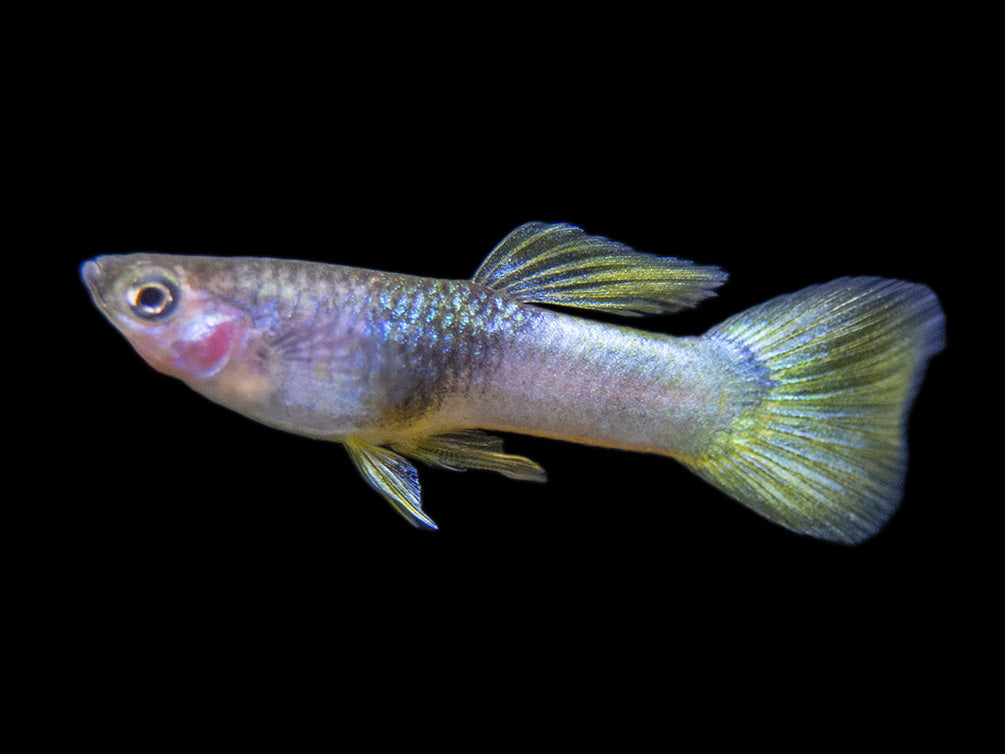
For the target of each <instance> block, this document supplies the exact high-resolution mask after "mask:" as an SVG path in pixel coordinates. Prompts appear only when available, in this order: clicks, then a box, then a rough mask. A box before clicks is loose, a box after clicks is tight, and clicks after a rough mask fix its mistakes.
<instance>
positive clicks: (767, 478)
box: [685, 278, 944, 544]
mask: <svg viewBox="0 0 1005 754" xmlns="http://www.w3.org/2000/svg"><path fill="white" fill-rule="evenodd" d="M943 330H944V318H943V314H942V309H941V307H940V306H939V302H938V300H937V299H936V297H935V295H934V294H933V293H932V292H931V291H930V290H929V289H928V288H926V287H925V286H922V285H916V284H913V283H906V282H904V281H901V280H884V279H880V278H842V279H840V280H835V281H833V282H830V283H826V284H824V285H818V286H813V287H810V288H806V289H804V290H802V291H799V292H797V293H793V294H789V295H786V296H780V297H778V298H776V299H773V300H771V301H768V302H767V303H765V304H761V305H760V306H756V307H754V308H752V309H750V310H748V311H746V312H743V313H741V314H739V315H737V316H735V317H731V318H730V319H728V320H726V321H725V322H723V323H722V324H720V325H719V326H717V327H715V328H713V329H712V330H710V331H709V332H708V333H707V334H706V336H705V337H708V338H714V339H716V340H718V341H721V342H725V343H727V344H729V347H730V348H731V349H733V350H735V351H736V352H737V353H738V357H739V358H744V359H749V360H750V361H751V367H752V368H757V369H758V370H767V376H768V379H769V381H770V383H771V387H770V389H769V390H768V391H767V393H766V396H765V398H764V399H763V400H762V401H761V402H760V404H759V405H757V406H755V407H754V408H751V409H749V410H748V411H745V412H744V413H743V414H742V415H741V416H740V417H739V418H738V419H737V420H736V421H735V422H734V425H733V427H732V428H731V431H730V432H728V433H722V434H721V435H720V436H719V437H717V439H716V440H715V441H714V442H713V444H712V447H711V448H710V450H709V452H708V453H706V454H705V455H704V456H702V457H701V458H697V459H691V460H690V461H686V462H685V463H686V464H687V465H688V466H689V467H690V468H691V469H692V470H693V471H694V472H696V473H697V474H698V475H700V476H702V477H703V478H704V479H706V480H707V481H709V482H711V483H712V484H714V485H715V486H717V487H719V488H720V489H722V490H723V491H724V492H726V493H727V494H728V495H730V496H731V497H734V498H736V499H737V500H739V501H740V502H741V503H743V504H744V505H747V506H748V507H750V508H752V509H753V510H755V511H757V512H758V513H760V514H761V515H763V516H766V517H767V518H769V519H771V520H772V521H775V522H776V523H779V524H781V525H782V526H785V527H787V528H789V529H792V530H794V531H796V532H799V533H801V534H808V535H810V536H814V537H819V538H822V539H828V540H833V541H837V542H843V543H846V544H856V543H858V542H861V541H863V540H865V539H867V538H868V537H870V536H872V535H873V534H875V533H876V532H877V531H879V530H880V528H882V526H883V525H884V524H885V523H886V522H887V520H888V519H889V518H890V516H891V515H893V513H894V511H895V510H896V509H897V507H898V506H899V504H900V499H901V496H902V485H903V479H904V472H905V467H906V460H907V449H906V446H905V438H904V436H905V425H906V420H907V414H908V412H909V410H910V406H911V403H912V401H913V399H914V396H915V394H916V393H917V390H918V386H919V385H920V383H921V379H922V377H923V375H924V372H925V368H926V365H927V363H928V360H929V358H930V357H931V356H933V355H934V354H936V353H938V351H940V350H941V349H942V347H943V345H944V334H943Z"/></svg>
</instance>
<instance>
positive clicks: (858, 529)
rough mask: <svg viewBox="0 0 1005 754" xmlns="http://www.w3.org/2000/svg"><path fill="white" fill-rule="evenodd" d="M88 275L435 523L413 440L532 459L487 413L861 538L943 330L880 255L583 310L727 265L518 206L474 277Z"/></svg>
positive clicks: (303, 267)
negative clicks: (686, 317)
mask: <svg viewBox="0 0 1005 754" xmlns="http://www.w3.org/2000/svg"><path fill="white" fill-rule="evenodd" d="M80 275H81V277H82V279H83V282H84V284H85V285H86V287H87V289H88V291H89V293H90V297H91V299H92V301H93V303H94V304H95V306H96V307H97V309H98V310H99V311H100V312H101V313H102V314H103V315H104V316H105V317H106V318H107V319H108V321H109V322H110V323H111V324H112V325H113V326H114V327H115V328H116V329H118V331H119V332H120V333H121V334H122V335H123V336H124V337H125V338H126V340H128V342H129V343H130V344H131V345H132V347H133V348H134V349H135V351H136V352H138V354H139V355H140V356H141V357H142V358H143V359H144V360H145V361H146V362H147V363H148V364H149V365H150V366H151V367H153V368H154V369H155V370H157V371H159V372H162V373H163V374H166V375H169V376H171V377H175V378H178V379H180V380H182V381H183V382H184V383H185V384H186V385H188V386H189V387H191V388H192V389H193V390H195V391H196V392H198V393H200V394H202V395H204V396H205V397H207V398H209V399H210V400H212V401H214V402H216V403H219V404H221V405H222V406H225V407H227V408H229V409H232V410H234V411H237V412H239V413H241V414H243V415H244V416H247V417H250V418H251V419H254V420H256V421H258V422H261V423H262V424H265V425H268V426H270V427H274V428H277V429H279V430H284V431H286V432H291V433H294V434H297V435H302V436H306V437H310V438H317V439H323V440H329V441H333V442H336V443H341V444H342V445H343V446H344V447H345V449H346V450H347V452H348V455H349V457H350V458H351V460H352V462H353V464H354V465H355V467H356V468H357V469H358V471H359V472H360V474H361V475H362V477H363V478H364V479H365V480H366V481H367V482H368V483H369V484H370V485H371V486H372V487H373V488H374V489H375V490H376V491H377V492H379V493H380V494H381V495H382V496H383V497H384V498H385V499H386V500H387V501H388V502H390V503H391V504H392V505H393V506H394V507H395V508H396V509H397V510H398V512H400V513H401V514H402V515H403V516H404V517H405V518H406V519H407V520H408V521H409V522H411V523H412V524H414V525H416V526H418V527H424V528H428V529H435V528H437V527H436V524H435V523H434V521H433V520H432V518H430V516H429V515H428V514H427V513H426V511H425V510H424V509H423V500H422V494H421V486H420V482H419V477H418V472H417V469H416V465H415V464H416V463H417V462H419V463H423V464H426V465H428V466H432V467H438V468H445V469H454V470H467V469H478V470H486V471H493V472H497V473H499V474H502V475H503V476H505V477H508V478H511V479H516V480H527V481H539V482H540V481H545V478H546V475H545V471H544V469H543V468H542V467H541V466H540V465H539V464H538V463H536V462H535V461H533V460H531V459H529V458H526V457H523V456H518V455H511V454H508V453H506V452H505V451H504V448H503V440H502V438H501V437H500V436H499V435H498V434H497V433H500V432H501V433H518V434H525V435H533V436H540V437H546V438H553V439H557V440H563V441H568V442H574V443H581V444H586V445H593V446H601V447H608V448H617V449H622V450H629V451H638V452H642V453H652V454H658V455H662V456H668V457H670V458H673V459H675V460H676V461H677V462H679V463H680V464H682V465H683V466H684V467H686V468H687V469H689V470H690V471H691V472H693V473H695V474H697V475H698V476H699V477H701V478H702V479H704V480H706V481H707V482H709V483H710V484H711V485H713V486H714V487H716V488H718V489H719V490H721V491H722V492H723V493H725V494H726V495H727V496H729V497H730V498H733V499H735V500H737V501H739V502H740V503H742V504H743V505H745V506H747V507H748V508H750V509H751V510H753V511H755V512H756V513H758V514H760V515H762V516H764V517H766V518H767V519H769V520H771V521H773V522H775V523H777V524H779V525H781V526H783V527H785V528H787V529H789V530H791V531H793V532H796V533H798V534H802V535H807V536H810V537H815V538H818V539H822V540H827V541H831V542H838V543H842V544H847V545H854V544H858V543H860V542H863V541H865V540H867V539H869V538H870V537H872V536H873V535H875V534H876V533H877V532H878V531H880V530H881V529H882V528H883V527H884V526H885V524H886V523H887V522H888V521H889V519H890V517H891V516H892V515H893V514H894V512H895V511H896V510H897V508H898V507H899V505H900V503H901V500H902V497H903V489H904V479H905V474H906V463H907V448H906V426H907V419H908V414H909V412H910V408H911V405H912V403H913V401H914V399H915V397H916V395H917V393H918V391H919V388H920V385H921V382H922V379H923V376H924V373H925V371H926V369H927V366H928V363H929V361H930V359H931V358H932V357H933V356H934V355H936V354H937V353H939V352H940V351H941V350H942V349H943V347H944V345H945V317H944V314H943V311H942V308H941V306H940V304H939V301H938V298H937V296H936V295H935V293H934V292H933V291H932V290H931V289H930V288H929V287H927V286H925V285H923V284H919V283H912V282H907V281H903V280H897V279H888V278H879V277H842V278H839V279H836V280H832V281H830V282H826V283H821V284H814V285H809V286H808V287H806V288H803V289H802V290H798V291H796V292H793V293H786V294H782V295H778V296H776V297H774V298H771V299H770V300H768V301H766V302H765V303H762V304H760V305H756V306H754V307H752V308H750V309H748V310H746V311H743V312H741V313H739V314H736V315H734V316H732V317H729V318H727V319H726V320H725V321H724V322H722V323H720V324H719V325H716V326H714V327H712V328H711V329H709V330H708V331H707V332H705V333H704V334H703V335H686V336H672V335H667V334H663V333H655V332H648V331H645V330H642V329H638V328H634V327H630V326H628V325H627V322H628V320H627V319H617V317H603V316H601V317H599V318H598V317H596V316H594V317H593V318H592V319H591V318H589V317H584V316H579V313H578V310H583V311H585V312H587V313H591V312H601V313H604V314H611V315H619V316H621V317H625V318H629V317H641V316H645V315H654V314H669V313H673V312H677V311H681V310H685V309H689V308H692V307H695V306H697V305H699V304H700V303H701V302H702V301H705V300H706V299H708V298H709V297H711V296H715V295H717V289H718V288H719V287H720V286H721V285H722V284H723V283H724V282H725V281H726V280H727V274H726V273H725V272H724V271H722V270H721V269H719V268H718V267H716V266H711V265H699V264H697V263H694V262H691V261H687V260H683V259H678V258H676V257H672V256H664V255H657V254H649V253H643V252H639V251H636V250H634V249H632V248H631V247H630V246H627V245H625V244H622V243H619V242H617V241H613V240H610V239H607V238H605V237H602V236H594V235H589V234H587V233H586V232H585V231H584V230H583V229H581V228H579V227H577V226H574V225H570V224H566V223H544V222H529V223H525V224H523V225H521V226H519V227H518V228H516V229H515V230H513V231H512V232H511V233H509V234H508V235H507V236H506V237H505V238H504V239H503V240H502V241H501V242H500V243H499V244H498V245H497V246H496V247H495V248H494V249H493V250H492V251H491V252H490V253H489V255H488V256H487V257H486V258H485V259H484V261H483V262H482V264H481V265H480V266H479V267H478V269H477V271H476V272H475V274H474V275H473V277H471V278H470V279H469V280H453V279H451V280H447V279H438V278H427V277H420V276H415V275H407V274H401V273H395V272H381V271H376V270H370V269H364V268H358V267H348V266H342V265H336V264H327V263H322V262H314V261H299V260H290V259H274V258H263V257H213V256H179V255H169V254H156V253H136V254H124V255H105V256H99V257H96V258H94V259H92V260H89V261H86V262H84V263H83V264H82V265H81V267H80ZM609 320H614V321H609ZM622 322H625V323H626V324H621V323H622Z"/></svg>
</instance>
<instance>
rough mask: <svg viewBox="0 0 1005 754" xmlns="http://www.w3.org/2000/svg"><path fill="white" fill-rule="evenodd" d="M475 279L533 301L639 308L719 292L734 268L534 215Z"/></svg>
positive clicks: (668, 308)
mask: <svg viewBox="0 0 1005 754" xmlns="http://www.w3.org/2000/svg"><path fill="white" fill-rule="evenodd" d="M472 280H473V281H474V282H476V283H481V284H482V285H486V286H488V287H490V288H495V289H496V290H501V291H504V292H506V293H507V294H509V295H511V296H513V297H514V298H516V299H518V300H520V301H523V302H525V303H543V304H557V305H561V306H571V307H576V308H581V309H593V310H597V311H605V312H610V313H613V314H620V315H622V316H638V315H641V314H660V313H665V312H674V311H679V310H681V309H687V308H690V307H693V306H696V305H697V304H698V303H700V302H701V301H702V300H704V299H706V298H708V297H709V296H713V295H715V294H714V289H715V288H716V287H718V286H719V285H721V284H722V283H723V282H725V280H726V274H725V273H724V272H723V271H722V270H720V269H719V268H717V267H702V266H699V265H696V264H694V263H693V262H688V261H685V260H682V259H675V258H674V257H660V256H656V255H655V254H643V253H640V252H637V251H635V250H633V249H632V248H630V247H628V246H625V245H624V244H621V243H618V242H616V241H611V240H608V239H606V238H603V237H601V236H590V235H587V234H586V233H585V232H583V231H582V230H581V229H580V228H577V227H575V226H574V225H567V224H564V223H559V224H556V225H548V224H546V223H541V222H530V223H526V224H524V225H521V226H520V227H519V228H517V229H516V230H514V231H513V232H511V233H510V234H509V235H508V236H506V238H504V239H503V240H502V241H501V242H500V243H499V245H498V246H496V247H495V249H493V250H492V252H491V253H490V254H489V255H488V257H486V259H485V261H484V262H483V263H482V265H481V266H480V267H479V268H478V271H477V272H476V273H475V275H474V277H473V278H472Z"/></svg>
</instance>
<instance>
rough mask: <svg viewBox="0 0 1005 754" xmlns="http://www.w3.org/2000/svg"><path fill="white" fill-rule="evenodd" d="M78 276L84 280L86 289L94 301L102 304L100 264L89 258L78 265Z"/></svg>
mask: <svg viewBox="0 0 1005 754" xmlns="http://www.w3.org/2000/svg"><path fill="white" fill-rule="evenodd" d="M80 277H81V279H82V280H83V281H84V285H86V286H87V290H88V291H89V292H90V294H91V298H92V299H94V301H95V303H97V304H103V303H104V300H103V299H102V298H101V266H100V265H99V264H98V260H97V259H91V260H88V261H87V262H84V263H83V264H82V265H80Z"/></svg>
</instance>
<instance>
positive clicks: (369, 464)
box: [343, 438, 437, 529]
mask: <svg viewBox="0 0 1005 754" xmlns="http://www.w3.org/2000/svg"><path fill="white" fill-rule="evenodd" d="M343 444H344V445H345V448H346V450H347V451H349V457H350V458H351V459H352V461H353V463H355V464H356V468H357V469H359V472H360V474H362V475H363V478H364V479H366V481H368V482H369V483H370V485H371V486H372V487H373V488H374V489H375V490H377V492H379V493H380V494H381V495H383V496H384V497H385V498H387V501H388V502H389V503H391V505H393V506H394V507H395V508H396V509H397V510H398V512H399V513H400V514H401V515H402V516H404V517H405V518H406V519H408V520H409V521H410V522H411V523H412V524H413V525H415V526H425V527H427V528H430V529H435V528H437V526H436V524H435V523H433V519H431V518H430V517H429V516H427V515H426V514H425V513H423V511H422V490H421V488H420V486H419V475H418V472H416V470H415V467H414V466H413V465H412V464H410V463H409V462H408V461H406V460H405V459H404V458H402V457H401V456H400V455H398V454H397V453H395V452H394V451H393V450H388V449H387V448H381V447H379V446H377V445H370V444H369V443H365V442H361V441H359V440H355V439H352V438H349V439H347V440H344V441H343Z"/></svg>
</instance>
